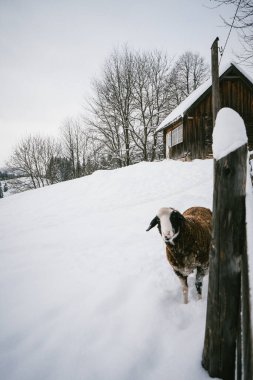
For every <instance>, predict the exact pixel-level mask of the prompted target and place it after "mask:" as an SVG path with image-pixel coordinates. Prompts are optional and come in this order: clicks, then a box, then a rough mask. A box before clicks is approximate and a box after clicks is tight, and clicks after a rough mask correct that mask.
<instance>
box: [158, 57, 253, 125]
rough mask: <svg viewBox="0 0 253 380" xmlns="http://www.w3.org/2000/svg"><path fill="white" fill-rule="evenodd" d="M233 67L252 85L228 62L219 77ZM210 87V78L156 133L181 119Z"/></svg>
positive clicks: (242, 72)
mask: <svg viewBox="0 0 253 380" xmlns="http://www.w3.org/2000/svg"><path fill="white" fill-rule="evenodd" d="M233 66H234V67H235V68H236V69H237V70H238V71H239V72H240V73H241V74H242V75H243V76H244V77H245V78H246V79H247V80H248V81H249V82H250V83H251V84H252V85H253V79H252V78H251V77H250V76H249V75H248V74H247V73H246V72H245V71H244V70H243V69H242V68H241V67H239V66H238V65H237V64H236V63H234V62H230V63H228V64H226V65H224V66H223V67H222V68H221V70H220V74H219V77H220V78H221V77H222V76H223V75H224V74H225V73H226V72H227V71H228V70H229V69H230V68H231V67H233ZM211 87H212V80H211V78H210V79H208V80H207V81H206V82H204V83H203V84H202V85H201V86H199V87H198V88H197V89H196V90H194V91H193V92H192V93H191V94H190V95H189V96H188V97H187V98H186V99H185V100H183V101H182V102H181V103H180V104H179V105H178V106H177V107H176V108H175V109H174V110H173V111H172V112H171V113H170V114H169V115H168V116H167V117H166V118H165V119H164V120H163V121H162V123H161V124H160V125H159V126H158V127H157V130H156V132H159V131H161V130H163V129H165V128H167V127H168V126H169V125H170V124H172V123H174V122H175V121H177V120H179V119H180V118H183V117H184V115H185V113H186V112H187V111H188V110H189V108H191V106H192V105H193V104H194V103H195V102H197V101H198V99H199V98H200V97H201V96H202V95H203V94H205V92H207V91H208V90H209V89H211Z"/></svg>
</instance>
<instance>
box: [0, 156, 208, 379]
mask: <svg viewBox="0 0 253 380" xmlns="http://www.w3.org/2000/svg"><path fill="white" fill-rule="evenodd" d="M211 194H212V160H205V161H200V160H196V161H193V162H192V163H183V162H175V161H163V162H157V163H140V164H137V165H134V166H131V167H128V168H123V169H118V170H113V171H98V172H96V173H94V174H93V175H91V176H89V177H85V178H81V179H78V180H73V181H69V182H65V183H60V184H57V185H54V186H50V187H47V188H44V189H38V190H33V191H28V192H25V193H22V194H18V195H14V196H12V197H8V198H4V199H2V200H1V202H0V216H1V223H0V262H1V264H0V310H1V314H0V315H1V317H0V373H1V379H5V380H14V379H15V380H35V379H36V380H39V379H43V380H45V379H46V380H64V379H66V380H70V379H71V380H84V379H85V380H142V379H143V380H144V379H145V380H157V379H159V380H163V379H164V380H165V379H166V380H167V379H171V380H173V379H177V380H201V379H207V378H208V375H207V374H206V372H205V371H204V370H203V369H202V368H201V364H200V361H201V351H202V346H203V335H204V325H205V308H206V292H207V278H206V279H205V284H204V285H205V286H204V299H203V300H202V301H197V297H196V293H195V289H194V286H193V284H194V278H193V277H192V278H190V286H191V290H190V303H189V304H188V305H184V304H182V295H181V290H180V284H179V281H178V279H177V278H176V276H175V275H174V273H173V271H172V269H171V268H170V267H169V265H168V263H167V260H166V257H165V252H164V247H163V243H162V241H161V238H160V236H159V234H158V232H157V231H155V229H154V230H152V231H150V232H148V233H147V232H146V231H145V229H146V228H147V226H148V224H149V222H150V220H151V218H153V217H154V216H155V213H156V211H157V209H158V208H160V207H162V206H172V207H175V208H177V209H179V210H180V211H184V210H185V209H186V208H188V207H190V206H193V205H200V206H206V207H211V205H212V195H211Z"/></svg>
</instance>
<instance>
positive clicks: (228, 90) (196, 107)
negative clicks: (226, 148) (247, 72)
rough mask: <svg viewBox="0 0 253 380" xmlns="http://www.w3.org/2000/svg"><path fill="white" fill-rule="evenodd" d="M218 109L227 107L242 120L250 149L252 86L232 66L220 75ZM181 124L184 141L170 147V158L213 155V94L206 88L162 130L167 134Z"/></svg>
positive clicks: (251, 140) (251, 139)
mask: <svg viewBox="0 0 253 380" xmlns="http://www.w3.org/2000/svg"><path fill="white" fill-rule="evenodd" d="M220 101H221V108H223V107H230V108H232V109H233V110H235V111H237V112H238V113H239V114H240V115H241V117H242V118H243V120H244V123H245V126H246V132H247V136H248V145H249V150H253V85H252V83H251V82H250V81H249V80H247V78H245V77H244V76H243V75H241V73H240V71H238V70H237V69H236V68H235V67H233V66H232V68H230V70H229V71H228V72H226V73H225V75H224V76H221V78H220ZM182 123H183V142H182V143H180V144H177V145H175V146H173V147H171V148H170V149H169V157H168V158H173V159H178V158H184V159H195V158H201V159H202V158H206V157H211V156H212V132H213V127H212V125H213V124H212V93H211V88H209V89H208V90H207V91H206V92H205V93H204V94H203V95H202V96H201V97H200V98H199V99H198V100H197V101H196V102H195V103H194V104H193V105H192V106H191V107H190V108H189V109H188V110H187V112H186V114H185V115H184V117H183V118H181V119H179V120H177V121H176V122H175V123H172V124H171V125H170V126H169V127H167V128H166V129H165V130H164V134H165V141H166V134H167V133H169V132H170V131H172V130H174V129H175V128H177V127H178V126H179V125H180V124H182Z"/></svg>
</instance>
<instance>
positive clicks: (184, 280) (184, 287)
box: [174, 270, 188, 303]
mask: <svg viewBox="0 0 253 380" xmlns="http://www.w3.org/2000/svg"><path fill="white" fill-rule="evenodd" d="M174 272H175V273H176V275H177V276H178V278H179V281H180V282H181V287H182V291H183V296H184V303H188V284H187V276H184V275H182V273H180V272H178V271H177V270H174Z"/></svg>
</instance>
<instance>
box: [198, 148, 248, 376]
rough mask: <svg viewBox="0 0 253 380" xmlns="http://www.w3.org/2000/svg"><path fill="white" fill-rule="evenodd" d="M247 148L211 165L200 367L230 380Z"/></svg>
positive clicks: (236, 321) (243, 238)
mask: <svg viewBox="0 0 253 380" xmlns="http://www.w3.org/2000/svg"><path fill="white" fill-rule="evenodd" d="M246 167H247V145H246V144H245V145H243V146H241V147H240V148H238V149H237V150H235V151H233V152H232V153H229V154H228V155H227V156H225V157H223V158H221V159H219V160H217V161H216V160H214V196H213V240H212V247H211V252H210V271H209V273H210V274H209V288H208V305H207V317H206V331H205V343H204V350H203V356H202V365H203V367H204V368H205V369H206V370H207V371H208V373H209V375H210V376H211V377H219V378H222V379H225V380H233V379H234V376H235V362H236V360H235V355H236V338H237V332H238V324H239V316H240V315H239V313H240V294H241V293H240V292H241V260H242V256H243V255H245V250H246V246H245V245H246V223H245V193H246Z"/></svg>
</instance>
